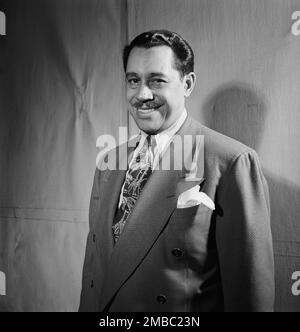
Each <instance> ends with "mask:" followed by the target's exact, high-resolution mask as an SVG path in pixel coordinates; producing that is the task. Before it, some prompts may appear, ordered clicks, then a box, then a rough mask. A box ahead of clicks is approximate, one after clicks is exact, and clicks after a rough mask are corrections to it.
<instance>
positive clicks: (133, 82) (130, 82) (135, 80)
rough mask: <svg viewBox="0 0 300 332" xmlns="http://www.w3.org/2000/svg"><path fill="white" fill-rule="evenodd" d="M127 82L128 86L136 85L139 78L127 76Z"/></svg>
mask: <svg viewBox="0 0 300 332" xmlns="http://www.w3.org/2000/svg"><path fill="white" fill-rule="evenodd" d="M127 83H128V85H129V86H130V87H136V86H138V84H139V79H137V78H129V79H128V80H127Z"/></svg>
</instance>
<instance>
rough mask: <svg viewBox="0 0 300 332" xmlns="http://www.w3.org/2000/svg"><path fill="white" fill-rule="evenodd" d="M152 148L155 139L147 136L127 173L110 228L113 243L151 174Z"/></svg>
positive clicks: (116, 239)
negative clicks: (120, 200)
mask: <svg viewBox="0 0 300 332" xmlns="http://www.w3.org/2000/svg"><path fill="white" fill-rule="evenodd" d="M154 148H155V139H154V137H153V138H152V139H151V136H150V135H148V136H147V138H146V140H145V143H144V145H143V147H142V148H141V150H140V152H139V153H138V155H137V157H136V158H135V160H133V162H132V165H131V167H130V169H129V170H128V172H127V175H126V178H125V184H124V189H123V198H122V203H121V206H120V208H119V209H118V211H117V215H116V220H118V221H117V222H116V223H115V224H114V225H113V227H112V230H113V236H114V241H115V243H116V242H117V241H118V238H119V237H120V235H121V233H122V231H123V229H124V227H125V224H126V221H127V219H128V217H129V215H130V213H131V211H132V210H133V207H134V205H135V203H136V201H137V200H138V198H139V196H140V194H141V192H142V190H143V188H144V186H145V184H146V182H147V180H148V178H149V176H150V175H151V173H152V165H153V159H154V153H153V152H154Z"/></svg>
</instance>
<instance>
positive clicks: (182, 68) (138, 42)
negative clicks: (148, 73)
mask: <svg viewBox="0 0 300 332" xmlns="http://www.w3.org/2000/svg"><path fill="white" fill-rule="evenodd" d="M156 46H168V47H170V48H171V49H172V50H173V53H174V60H175V61H174V65H175V68H176V69H177V70H178V71H179V73H180V75H181V77H183V76H184V75H186V74H189V73H190V72H192V71H194V52H193V50H192V48H191V46H190V45H189V44H188V42H187V41H186V40H184V39H183V38H182V37H181V36H180V35H178V34H177V33H175V32H172V31H168V30H151V31H146V32H143V33H142V34H140V35H138V36H137V37H135V38H134V39H133V40H132V41H131V43H130V44H129V45H126V46H125V48H124V50H123V66H124V71H125V72H126V67H127V62H128V58H129V55H130V52H131V50H132V49H133V48H134V47H142V48H146V49H149V48H151V47H156Z"/></svg>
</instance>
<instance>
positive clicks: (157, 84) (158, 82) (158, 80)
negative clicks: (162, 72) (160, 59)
mask: <svg viewBox="0 0 300 332" xmlns="http://www.w3.org/2000/svg"><path fill="white" fill-rule="evenodd" d="M165 83H166V81H165V80H163V79H161V78H154V79H152V80H151V81H150V85H151V86H153V87H161V86H163V85H164V84H165Z"/></svg>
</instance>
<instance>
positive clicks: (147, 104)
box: [131, 101, 162, 108]
mask: <svg viewBox="0 0 300 332" xmlns="http://www.w3.org/2000/svg"><path fill="white" fill-rule="evenodd" d="M131 105H132V106H133V107H135V108H157V107H160V106H161V105H162V103H159V102H155V101H136V102H133V103H132V104H131Z"/></svg>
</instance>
